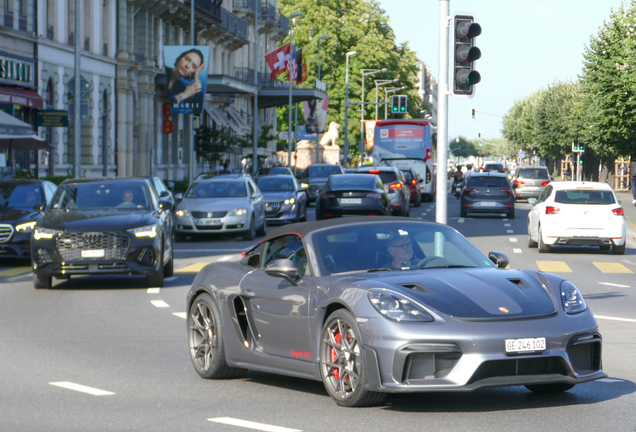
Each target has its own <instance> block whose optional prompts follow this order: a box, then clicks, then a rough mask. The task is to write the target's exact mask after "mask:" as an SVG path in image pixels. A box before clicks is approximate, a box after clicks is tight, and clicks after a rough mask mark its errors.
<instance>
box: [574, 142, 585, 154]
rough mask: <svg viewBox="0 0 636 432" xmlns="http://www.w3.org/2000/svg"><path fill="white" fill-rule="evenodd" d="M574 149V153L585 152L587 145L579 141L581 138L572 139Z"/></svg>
mask: <svg viewBox="0 0 636 432" xmlns="http://www.w3.org/2000/svg"><path fill="white" fill-rule="evenodd" d="M572 151H573V152H574V153H583V152H585V145H584V144H582V143H581V142H579V140H573V141H572Z"/></svg>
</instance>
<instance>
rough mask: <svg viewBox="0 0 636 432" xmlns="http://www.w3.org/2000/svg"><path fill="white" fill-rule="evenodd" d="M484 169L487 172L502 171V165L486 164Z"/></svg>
mask: <svg viewBox="0 0 636 432" xmlns="http://www.w3.org/2000/svg"><path fill="white" fill-rule="evenodd" d="M484 169H487V170H496V171H499V170H503V165H499V164H486V166H485V167H484Z"/></svg>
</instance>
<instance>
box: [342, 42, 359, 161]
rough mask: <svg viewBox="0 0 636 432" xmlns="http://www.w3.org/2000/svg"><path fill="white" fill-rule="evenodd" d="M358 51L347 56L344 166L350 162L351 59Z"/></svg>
mask: <svg viewBox="0 0 636 432" xmlns="http://www.w3.org/2000/svg"><path fill="white" fill-rule="evenodd" d="M355 54H356V51H349V52H348V53H347V54H346V57H347V67H346V73H345V139H344V164H343V165H344V166H347V162H348V160H349V57H351V56H352V55H355Z"/></svg>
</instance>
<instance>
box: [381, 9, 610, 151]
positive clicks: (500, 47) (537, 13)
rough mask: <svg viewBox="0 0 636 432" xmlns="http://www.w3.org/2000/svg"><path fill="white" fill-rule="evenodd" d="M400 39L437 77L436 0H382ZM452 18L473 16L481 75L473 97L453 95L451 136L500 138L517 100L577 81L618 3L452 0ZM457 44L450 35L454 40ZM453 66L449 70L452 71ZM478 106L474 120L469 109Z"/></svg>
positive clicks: (449, 102)
mask: <svg viewBox="0 0 636 432" xmlns="http://www.w3.org/2000/svg"><path fill="white" fill-rule="evenodd" d="M378 2H379V4H380V7H381V8H382V9H384V10H385V11H386V12H387V16H388V17H389V22H390V25H391V27H392V28H393V31H394V32H395V35H396V41H397V43H402V42H408V45H409V47H410V49H411V50H412V51H415V52H416V53H417V56H418V58H419V59H420V60H422V61H423V62H425V63H426V64H428V65H429V66H430V67H431V71H432V73H433V76H434V77H435V79H436V80H439V9H440V1H438V0H378ZM449 4H450V15H451V16H452V15H453V13H456V12H470V13H473V14H475V16H476V22H477V23H479V25H480V26H481V28H482V34H481V35H480V36H478V37H477V38H476V44H475V45H476V46H477V47H479V49H480V50H481V59H479V60H477V62H476V66H475V69H476V70H477V71H478V72H479V73H480V74H481V82H480V83H478V84H477V85H476V93H475V96H474V97H473V98H472V99H458V98H454V97H452V96H449V98H448V136H449V140H450V139H453V138H454V137H456V136H457V135H461V136H464V137H466V138H467V139H469V140H472V139H476V138H477V134H478V133H479V132H481V134H482V137H483V139H484V141H488V140H489V139H493V138H501V137H502V132H501V130H502V128H503V123H502V120H503V119H502V117H503V115H504V114H506V112H508V110H509V109H510V108H512V106H513V105H514V102H515V100H519V99H523V98H525V97H526V96H528V95H530V94H531V93H532V92H533V91H535V90H539V89H542V88H547V87H548V86H549V85H551V84H552V83H554V82H555V81H561V82H565V81H576V80H577V77H578V76H579V75H580V74H581V73H582V70H583V53H584V49H585V46H586V45H588V44H589V41H590V37H591V36H596V35H597V34H598V30H599V27H600V26H601V25H603V22H604V21H608V20H609V16H610V13H611V11H612V8H614V7H616V6H619V5H620V4H621V1H620V0H478V1H475V0H450V1H449ZM449 40H450V41H452V38H451V39H449ZM452 69H453V68H452V63H451V64H450V65H449V71H451V72H452ZM472 108H476V110H477V113H476V119H475V120H472V119H471V109H472Z"/></svg>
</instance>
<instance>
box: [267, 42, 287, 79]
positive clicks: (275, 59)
mask: <svg viewBox="0 0 636 432" xmlns="http://www.w3.org/2000/svg"><path fill="white" fill-rule="evenodd" d="M265 61H267V65H268V66H269V68H270V69H271V71H272V73H271V74H270V78H276V77H277V76H278V75H280V74H282V73H283V72H286V71H287V63H289V42H288V43H286V44H285V45H281V46H280V47H278V48H276V49H275V50H274V51H272V52H269V53H267V54H265Z"/></svg>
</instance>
